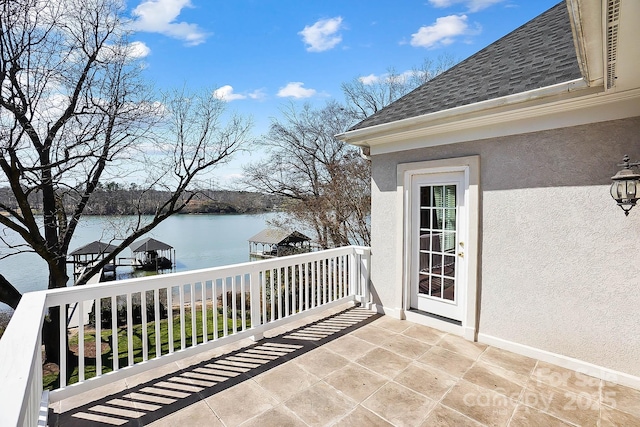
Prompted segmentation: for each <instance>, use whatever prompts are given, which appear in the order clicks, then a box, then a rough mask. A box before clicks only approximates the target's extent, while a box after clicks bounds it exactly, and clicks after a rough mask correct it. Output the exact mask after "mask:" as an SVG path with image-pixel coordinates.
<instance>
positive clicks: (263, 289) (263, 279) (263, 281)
mask: <svg viewBox="0 0 640 427" xmlns="http://www.w3.org/2000/svg"><path fill="white" fill-rule="evenodd" d="M251 289H252V292H253V288H251ZM259 295H260V296H261V297H262V298H261V299H262V304H261V305H260V307H261V309H262V310H261V311H262V318H261V321H260V324H263V323H267V270H262V271H261V272H260V294H259Z"/></svg>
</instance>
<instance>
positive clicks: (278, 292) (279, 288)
mask: <svg viewBox="0 0 640 427" xmlns="http://www.w3.org/2000/svg"><path fill="white" fill-rule="evenodd" d="M274 277H275V279H276V295H278V319H282V288H283V286H282V285H283V283H282V269H281V268H280V267H278V268H277V269H276V274H275V276H274Z"/></svg>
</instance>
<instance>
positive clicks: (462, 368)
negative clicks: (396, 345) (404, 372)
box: [418, 346, 475, 378]
mask: <svg viewBox="0 0 640 427" xmlns="http://www.w3.org/2000/svg"><path fill="white" fill-rule="evenodd" d="M418 362H420V363H424V364H426V365H429V366H432V367H434V368H437V369H440V370H441V371H445V372H446V373H448V374H450V375H453V376H454V377H458V378H460V377H462V376H463V375H464V373H465V372H467V370H469V368H470V367H471V366H472V365H473V364H474V363H475V362H474V360H473V359H469V358H468V357H465V356H462V355H461V354H458V353H453V352H451V351H449V350H445V349H444V348H442V347H438V346H434V347H431V348H430V349H429V351H427V352H426V353H425V354H423V355H422V357H420V358H419V359H418Z"/></svg>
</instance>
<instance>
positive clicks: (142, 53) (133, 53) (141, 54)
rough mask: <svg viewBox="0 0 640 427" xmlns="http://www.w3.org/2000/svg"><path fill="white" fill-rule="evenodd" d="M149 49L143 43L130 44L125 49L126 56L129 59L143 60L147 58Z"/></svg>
mask: <svg viewBox="0 0 640 427" xmlns="http://www.w3.org/2000/svg"><path fill="white" fill-rule="evenodd" d="M150 53H151V49H149V46H147V45H146V44H144V43H143V42H131V43H129V46H128V49H127V56H129V57H131V58H136V59H138V58H145V57H147V56H149V54H150Z"/></svg>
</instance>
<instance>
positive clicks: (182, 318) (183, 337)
mask: <svg viewBox="0 0 640 427" xmlns="http://www.w3.org/2000/svg"><path fill="white" fill-rule="evenodd" d="M178 292H179V294H178V296H179V298H180V350H184V349H185V348H186V347H187V331H186V325H185V316H184V284H181V285H180V288H179V289H178Z"/></svg>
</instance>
